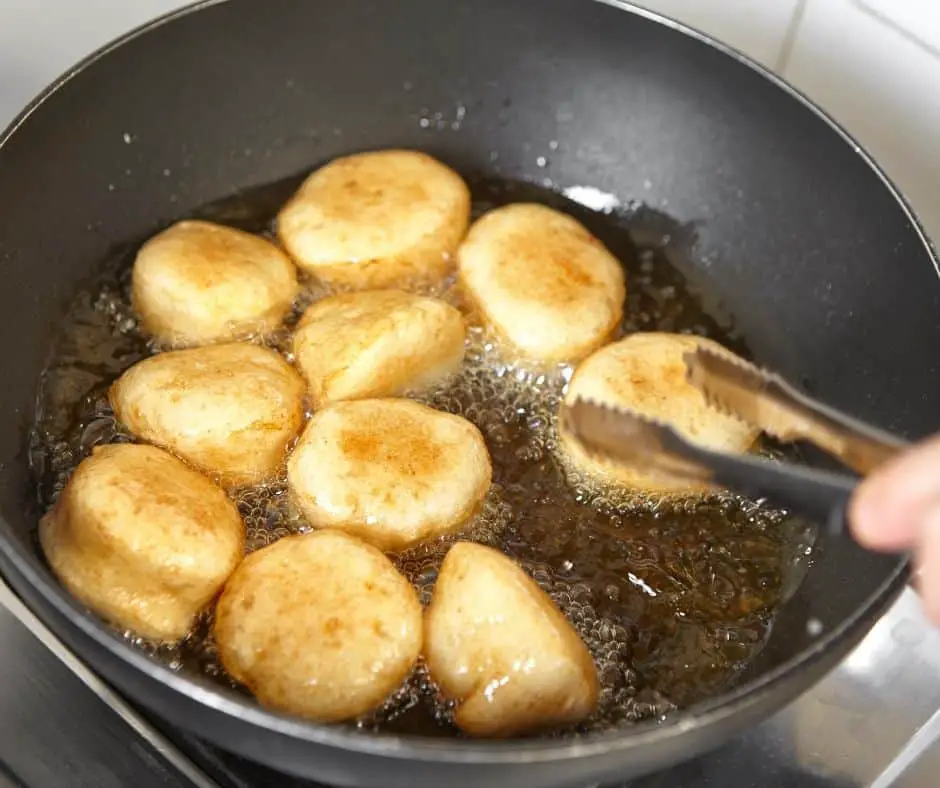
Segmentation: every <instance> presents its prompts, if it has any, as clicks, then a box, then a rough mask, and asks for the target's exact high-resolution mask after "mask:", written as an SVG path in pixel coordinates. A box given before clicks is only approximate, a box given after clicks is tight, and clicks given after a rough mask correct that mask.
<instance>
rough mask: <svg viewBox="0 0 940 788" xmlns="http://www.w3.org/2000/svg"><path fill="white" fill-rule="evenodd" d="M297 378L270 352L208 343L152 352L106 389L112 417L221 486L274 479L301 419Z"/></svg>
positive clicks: (300, 388)
mask: <svg viewBox="0 0 940 788" xmlns="http://www.w3.org/2000/svg"><path fill="white" fill-rule="evenodd" d="M303 397H304V385H303V380H302V378H301V377H300V375H299V374H298V373H297V371H296V370H295V369H294V368H293V367H292V366H291V365H290V364H288V363H287V362H286V361H285V360H284V359H283V358H281V356H279V355H278V354H277V353H275V352H274V351H273V350H268V349H267V348H263V347H259V346H257V345H249V344H239V343H235V344H228V345H211V346H207V347H199V348H189V349H187V350H174V351H170V352H166V353H160V354H158V355H156V356H151V357H150V358H147V359H144V360H143V361H141V362H139V363H137V364H135V365H134V366H133V367H131V368H130V369H129V370H128V371H127V372H125V373H124V374H123V375H122V376H121V377H120V378H118V380H117V382H116V383H114V385H113V386H112V387H111V391H110V399H111V405H112V407H113V408H114V413H115V415H116V416H117V418H118V420H119V421H120V422H121V423H122V424H124V425H125V426H126V427H127V428H128V429H129V430H130V431H131V432H133V433H134V434H135V435H137V436H139V437H141V438H143V439H144V440H147V441H150V442H151V443H155V444H157V445H158V446H163V447H164V448H166V449H169V450H170V451H172V452H173V453H174V454H177V455H179V456H180V457H182V458H183V459H185V460H187V461H188V462H191V463H192V464H193V465H195V466H196V467H197V468H199V469H201V470H203V471H205V472H206V473H211V474H214V475H217V476H218V477H219V478H220V479H221V480H222V481H223V482H224V483H225V484H227V485H243V484H257V483H261V482H265V481H268V480H270V479H271V478H272V477H274V476H276V475H277V473H278V471H279V470H280V468H281V467H282V464H283V462H284V459H285V457H286V455H287V448H288V444H289V443H290V441H291V440H292V439H293V438H294V437H295V436H296V435H297V433H298V432H299V431H300V427H301V424H302V422H303Z"/></svg>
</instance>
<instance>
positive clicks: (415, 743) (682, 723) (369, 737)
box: [0, 0, 940, 765]
mask: <svg viewBox="0 0 940 788" xmlns="http://www.w3.org/2000/svg"><path fill="white" fill-rule="evenodd" d="M230 1H231V0H198V1H197V2H194V3H192V4H190V5H186V6H183V7H181V8H178V9H176V10H174V11H171V12H169V13H166V14H163V15H161V16H158V17H156V18H154V19H152V20H150V21H149V22H146V23H144V24H143V25H140V26H138V27H136V28H134V29H132V30H130V31H128V32H127V33H125V34H124V35H122V36H120V37H118V38H116V39H114V40H112V41H110V42H108V43H107V44H105V45H103V46H102V47H100V48H99V49H97V50H96V51H95V52H93V53H92V54H90V55H88V56H87V57H85V58H84V59H82V60H80V61H79V62H78V63H76V64H75V65H73V66H72V67H71V68H69V69H68V70H67V71H66V72H64V73H63V74H62V75H61V76H60V77H58V78H57V79H56V80H55V81H53V82H52V83H51V84H50V85H49V86H48V87H46V88H45V89H44V90H43V91H42V92H41V93H40V94H39V95H38V96H36V97H35V98H34V99H33V100H32V101H31V102H30V103H29V104H28V105H27V106H26V107H25V108H24V109H23V110H22V111H21V112H20V113H19V114H18V115H17V116H16V117H15V118H14V119H13V121H12V122H11V124H10V125H9V126H8V127H7V128H6V129H5V130H4V131H3V132H2V133H0V152H2V150H3V148H4V146H5V145H6V144H7V142H8V141H9V140H10V139H11V138H12V136H13V135H14V134H15V133H16V132H17V130H18V129H20V128H21V127H22V126H23V125H24V124H25V123H26V122H27V120H28V119H29V117H30V116H31V115H32V114H33V113H34V112H36V111H38V110H39V109H40V108H41V107H42V106H43V105H44V104H45V103H46V102H48V101H49V100H51V99H52V98H53V97H54V96H55V94H56V93H58V92H59V91H60V90H62V89H63V88H64V87H65V86H66V85H67V84H68V83H69V82H70V81H71V80H72V79H73V78H74V77H76V76H77V75H78V74H80V73H82V72H84V71H85V70H86V69H87V68H89V67H90V66H92V65H94V64H95V63H96V62H97V61H99V60H101V59H103V58H104V57H106V56H107V55H108V54H110V53H111V52H112V51H114V50H116V49H118V48H120V47H123V46H125V45H127V44H129V43H131V42H132V41H134V40H135V39H137V38H138V37H140V36H143V35H144V34H146V33H149V32H151V31H153V30H157V29H159V28H161V27H163V26H164V25H166V24H169V23H172V22H174V21H176V20H177V19H182V18H184V17H187V16H189V15H190V14H194V13H197V12H199V11H203V10H206V9H208V8H211V7H213V6H216V5H221V4H223V3H227V2H230ZM595 2H598V3H599V4H602V5H607V6H610V7H613V8H616V9H618V10H621V11H625V12H628V13H632V14H634V15H636V16H639V17H642V18H644V19H647V20H649V21H652V22H655V23H658V24H661V25H663V26H665V27H668V28H670V29H672V30H674V31H675V32H677V33H679V34H682V35H686V36H689V37H691V38H693V39H696V40H697V41H699V42H701V43H703V44H705V45H707V46H710V47H711V48H713V49H715V50H717V51H719V52H722V53H723V54H725V55H726V56H729V57H731V58H733V59H735V60H736V61H737V62H738V63H740V64H741V65H743V66H745V67H747V68H750V69H752V70H753V71H755V72H756V73H758V74H760V75H761V76H763V77H764V78H765V79H767V80H769V81H770V82H771V83H772V84H774V85H775V86H776V87H777V88H778V89H780V90H783V91H784V92H785V93H787V94H788V95H789V96H790V97H791V98H793V99H795V100H797V101H798V102H799V103H800V104H802V105H803V107H805V108H806V109H808V110H809V111H811V112H813V113H814V114H815V115H816V116H817V117H818V118H820V119H821V120H822V121H823V122H824V123H826V124H827V125H828V126H829V128H830V129H832V130H833V131H835V132H836V133H837V134H838V135H839V136H840V137H841V138H842V139H843V141H844V142H845V143H846V144H848V145H849V146H851V148H852V150H853V151H854V153H855V154H857V155H858V156H859V157H860V158H861V160H862V161H863V162H864V163H865V164H866V165H867V166H868V167H869V169H871V170H872V172H873V173H874V174H875V175H876V176H877V177H878V178H879V179H880V180H881V182H882V183H883V184H884V186H885V187H886V188H887V189H888V192H889V193H890V194H891V196H892V197H893V198H894V200H895V201H896V202H897V204H898V206H899V207H900V208H901V210H902V212H903V214H904V215H905V217H906V218H907V220H908V221H909V222H910V224H911V226H912V228H913V230H914V232H915V234H916V235H917V237H918V238H919V240H920V242H921V244H922V245H923V247H924V249H925V250H926V252H927V255H928V258H929V259H930V261H931V262H932V264H933V267H934V270H935V272H936V274H937V276H938V278H940V260H938V256H937V253H936V251H935V249H934V246H933V244H932V242H931V241H930V239H929V237H928V236H927V234H926V232H925V231H924V229H923V227H922V225H921V222H920V220H919V219H918V217H917V215H916V213H915V211H914V210H913V208H912V206H911V205H910V204H909V203H908V202H907V200H906V198H905V197H904V195H903V193H902V192H901V190H900V189H899V188H898V187H897V186H896V185H895V184H894V182H893V181H892V180H891V179H890V178H889V177H888V175H887V174H886V173H885V172H884V171H883V170H882V168H881V167H880V166H879V165H878V164H877V163H876V162H875V160H874V159H873V158H872V156H871V155H870V154H869V153H868V152H867V151H866V150H865V149H864V148H863V146H861V145H860V144H859V143H858V142H857V141H856V140H855V139H854V137H852V135H850V134H849V133H848V132H847V131H846V130H845V129H844V128H843V127H842V126H841V125H840V124H839V123H838V122H837V121H836V120H835V119H834V118H832V117H831V116H830V115H829V114H828V113H827V112H825V111H824V110H823V109H821V108H820V107H819V106H818V105H816V104H815V103H814V102H813V101H811V100H810V99H809V98H808V97H807V96H806V95H804V94H803V93H802V92H801V91H799V90H798V89H796V88H795V87H794V86H792V85H791V84H790V83H788V82H787V81H786V80H784V79H783V78H781V77H779V76H778V75H776V74H775V73H773V72H772V71H770V70H769V69H768V68H767V67H765V66H763V65H762V64H760V63H759V62H757V61H756V60H754V59H753V58H750V57H749V56H747V55H745V54H743V53H742V52H740V51H738V50H736V49H734V48H733V47H730V46H728V45H726V44H724V43H721V42H719V41H717V40H716V39H714V38H713V37H711V36H709V35H707V34H705V33H702V32H701V31H699V30H696V29H695V28H692V27H690V26H688V25H685V24H683V23H680V22H677V21H676V20H674V19H671V18H669V17H667V16H664V15H662V14H659V13H657V12H654V11H650V10H648V9H645V8H641V7H639V6H637V5H635V4H634V3H633V2H632V1H631V0H595ZM2 524H3V525H4V526H5V527H7V528H8V527H9V526H8V524H7V523H5V522H2ZM0 552H2V553H3V555H4V556H5V558H6V559H7V560H9V561H10V562H11V565H12V566H13V567H14V569H13V573H15V574H19V575H20V577H21V579H22V580H23V581H24V582H25V583H28V584H29V585H30V586H31V587H32V589H34V590H35V591H36V592H38V594H40V595H41V596H42V598H43V599H44V601H45V602H46V603H47V604H48V605H50V606H51V607H52V608H53V609H54V610H55V612H56V613H57V614H59V615H61V616H63V617H64V618H66V619H67V621H68V622H69V623H70V624H71V625H74V626H75V627H76V628H77V629H78V630H80V632H81V633H82V635H83V636H84V637H86V638H88V639H90V640H91V641H93V642H94V643H95V644H96V645H97V646H99V647H101V648H104V649H105V650H106V651H107V652H109V654H110V655H111V657H113V658H115V659H118V660H120V661H122V662H124V663H125V664H127V665H128V666H129V667H131V668H133V669H135V670H137V671H139V672H140V673H142V674H144V675H145V676H146V677H147V679H150V680H153V681H156V682H158V683H160V684H161V685H162V686H164V687H166V688H167V689H170V690H172V691H173V692H174V693H177V694H181V695H184V696H187V697H188V698H190V699H191V700H193V701H194V702H196V703H199V704H200V705H202V706H205V707H207V708H208V709H211V710H213V711H216V712H220V713H223V714H226V715H228V716H232V717H235V718H237V719H239V720H240V721H243V722H247V723H250V724H252V725H255V726H257V727H259V728H262V729H265V730H267V731H268V732H270V733H274V734H279V735H284V736H288V737H290V738H292V739H295V740H299V741H303V742H308V743H310V744H317V745H323V746H329V747H337V748H340V749H343V750H348V751H351V752H355V753H359V754H362V755H371V756H378V757H387V758H398V759H403V760H405V759H406V760H416V761H423V762H426V763H453V764H473V763H478V764H484V763H485V764H490V765H501V764H509V763H527V762H529V763H534V762H540V763H550V762H557V761H566V760H571V759H579V758H583V757H590V756H592V755H601V754H610V753H611V752H616V751H623V752H627V751H630V750H633V749H635V748H641V747H644V746H646V745H651V744H654V743H656V742H659V741H661V740H668V739H670V738H672V737H673V736H675V735H680V734H681V733H682V732H684V731H686V730H690V729H693V728H705V727H711V726H713V725H717V724H719V723H720V722H721V721H722V720H724V719H726V718H728V717H731V716H732V715H734V714H736V713H738V712H739V711H740V710H741V709H742V708H747V707H751V706H755V705H757V704H758V703H759V702H760V700H761V699H762V698H763V697H764V696H765V695H766V694H768V693H770V692H771V691H772V690H773V689H774V687H776V686H777V685H778V684H779V683H780V682H782V681H784V680H785V679H786V678H787V677H788V676H790V675H791V674H792V673H794V672H795V671H797V670H800V669H801V668H804V667H805V666H807V665H808V664H812V663H814V662H816V661H817V660H818V658H819V657H820V656H821V655H822V654H823V653H824V652H826V651H829V650H831V649H836V648H838V647H839V646H840V644H845V643H846V642H849V643H851V644H852V645H854V644H855V642H857V641H858V640H860V639H861V637H862V636H863V634H864V632H865V622H866V620H868V619H869V618H870V616H872V615H873V614H877V616H878V617H879V618H880V616H881V615H883V613H884V612H885V611H886V610H887V608H888V607H889V606H890V604H891V603H893V601H894V600H895V598H896V596H897V595H898V593H899V592H900V591H901V589H902V588H903V587H904V585H905V583H906V581H907V576H908V561H907V560H906V559H902V560H901V561H900V562H899V563H898V565H897V567H896V568H895V569H894V570H893V571H892V572H891V574H890V575H889V576H888V577H887V578H886V579H885V581H884V582H883V583H882V584H881V585H880V586H879V587H878V589H877V590H876V591H875V592H873V593H872V594H871V595H870V596H869V597H868V598H867V599H866V600H865V602H864V603H863V604H861V605H860V606H859V607H858V608H857V609H856V610H855V611H854V613H853V614H852V615H851V616H849V617H847V618H845V619H843V620H842V621H841V622H840V623H839V624H838V625H837V626H835V627H833V628H832V629H831V630H829V631H827V632H825V633H823V634H821V635H820V636H819V637H818V638H817V639H816V640H815V641H814V642H813V644H812V645H811V646H810V647H809V648H806V649H804V650H803V651H802V652H800V653H799V654H797V655H795V656H794V657H792V658H790V659H789V660H787V661H786V662H784V663H782V664H780V665H778V666H777V667H775V668H774V669H773V670H770V671H768V672H767V673H765V674H763V675H762V676H760V677H758V678H756V679H754V680H752V681H749V682H747V683H744V684H741V685H739V686H737V687H735V688H734V689H732V690H731V691H729V692H727V693H723V694H721V695H719V696H716V697H715V698H711V699H708V700H705V701H702V702H700V703H698V704H695V705H693V706H690V707H688V708H686V709H683V710H682V711H681V712H677V713H676V714H675V715H670V717H669V718H668V719H667V720H665V721H663V722H660V721H656V720H649V721H645V722H642V723H637V724H636V725H635V726H632V727H630V728H622V729H619V730H615V731H608V732H604V733H597V734H590V735H586V736H584V737H581V738H577V739H569V740H560V739H533V740H510V741H505V742H487V741H473V740H453V739H433V738H428V737H418V736H405V735H401V734H386V733H382V734H365V733H362V732H360V731H356V730H351V729H349V728H347V727H338V726H330V725H321V724H317V723H314V722H311V721H307V720H303V719H300V718H297V717H293V716H290V715H286V714H282V713H279V712H274V711H268V710H266V709H264V708H262V707H261V706H260V705H258V704H257V702H256V701H254V700H253V699H249V698H242V697H239V696H237V695H235V694H233V693H231V692H226V691H224V690H222V689H221V688H215V687H213V688H208V687H207V685H206V684H205V682H203V681H200V680H198V679H197V678H195V677H190V676H186V675H183V674H181V673H177V672H175V671H172V670H170V669H169V668H168V667H165V666H164V665H162V664H160V663H158V662H156V661H155V660H152V659H150V658H149V657H147V656H146V655H145V654H144V653H143V652H141V651H138V650H136V649H134V648H133V647H132V646H131V645H129V644H128V643H127V642H126V641H124V640H123V639H122V638H120V637H118V636H117V635H116V634H115V633H114V632H113V631H112V630H111V628H110V627H108V626H107V625H106V624H104V623H103V622H101V621H99V620H98V619H97V618H95V617H93V615H92V614H90V613H89V612H88V611H86V610H85V609H84V608H83V607H82V606H81V605H79V604H78V603H77V601H76V600H75V599H74V598H72V597H71V595H69V594H68V593H67V592H66V591H65V589H64V588H63V587H62V586H61V585H59V584H57V583H55V582H54V581H53V580H52V579H51V578H50V577H45V576H44V574H43V573H42V571H41V570H40V568H39V566H38V563H37V561H36V556H35V555H33V554H29V553H27V552H26V550H25V548H23V547H22V546H21V545H20V544H19V543H18V542H15V541H14V540H13V539H8V538H0ZM24 559H25V560H24ZM144 705H146V704H144Z"/></svg>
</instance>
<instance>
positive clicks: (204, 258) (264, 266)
mask: <svg viewBox="0 0 940 788" xmlns="http://www.w3.org/2000/svg"><path fill="white" fill-rule="evenodd" d="M131 287H132V297H133V303H134V308H135V309H136V310H137V312H138V314H139V315H140V318H141V323H142V325H143V328H144V329H145V330H146V331H147V332H148V333H150V334H152V335H153V336H154V337H156V338H157V339H158V340H159V341H160V343H161V344H164V345H167V346H171V347H187V346H192V345H208V344H213V343H216V342H230V341H232V340H236V339H244V338H246V337H248V336H251V335H254V334H266V333H269V332H271V331H273V330H274V329H276V328H277V327H278V326H280V325H281V323H282V322H283V320H284V317H285V315H286V314H287V313H288V311H289V310H290V308H291V305H292V304H293V302H294V298H295V297H296V296H297V291H298V284H297V270H296V268H295V267H294V264H293V263H292V262H291V260H290V258H289V257H288V256H287V255H286V254H284V252H282V251H281V250H280V249H278V248H277V247H276V246H275V245H274V244H272V243H270V242H269V241H266V240H265V239H263V238H260V237H258V236H256V235H250V234H249V233H244V232H242V231H240V230H236V229H234V228H231V227H223V226H221V225H218V224H212V223H210V222H202V221H184V222H179V223H177V224H174V225H173V226H172V227H170V228H169V229H167V230H164V231H163V232H162V233H160V234H159V235H156V236H154V237H153V238H151V239H150V240H149V241H148V242H147V243H145V244H144V245H143V247H142V248H141V250H140V251H139V252H138V254H137V259H136V260H135V261H134V268H133V272H132V285H131Z"/></svg>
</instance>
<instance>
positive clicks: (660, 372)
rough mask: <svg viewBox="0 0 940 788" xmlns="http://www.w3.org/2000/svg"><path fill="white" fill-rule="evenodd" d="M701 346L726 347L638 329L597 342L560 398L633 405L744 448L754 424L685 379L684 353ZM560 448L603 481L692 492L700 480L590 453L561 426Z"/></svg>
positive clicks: (730, 447) (717, 443)
mask: <svg viewBox="0 0 940 788" xmlns="http://www.w3.org/2000/svg"><path fill="white" fill-rule="evenodd" d="M699 346H704V347H707V348H709V349H712V350H716V351H718V352H724V353H730V351H728V350H725V348H723V347H722V346H721V345H719V344H718V343H717V342H714V341H712V340H710V339H705V338H703V337H697V336H690V335H686V334H667V333H658V332H650V333H637V334H631V335H630V336H628V337H626V338H624V339H622V340H620V341H619V342H615V343H613V344H611V345H608V346H607V347H604V348H601V349H600V350H598V351H597V352H596V353H594V354H593V355H591V356H590V357H588V358H586V359H585V360H584V361H583V362H582V363H581V364H580V365H579V366H578V368H577V369H576V370H575V372H574V375H573V376H572V378H571V380H570V382H569V383H568V390H567V392H566V394H565V402H566V403H569V404H570V403H573V402H574V401H575V400H576V399H577V398H578V397H581V398H583V399H589V400H594V401H596V402H600V403H602V404H605V405H612V406H615V407H620V408H625V409H628V410H632V411H635V412H636V413H639V414H640V415H642V416H647V417H649V418H651V419H655V420H657V421H662V422H665V423H667V424H669V425H671V426H673V427H675V428H676V430H677V431H678V432H679V433H680V434H681V435H683V436H684V437H686V438H688V439H689V440H691V441H693V442H695V443H698V444H700V445H701V446H703V447H705V448H707V449H713V450H716V451H724V452H736V453H743V452H746V451H747V450H748V449H749V448H750V447H751V446H752V445H753V444H754V441H755V440H756V439H757V436H758V431H757V430H755V429H753V428H752V427H751V426H749V425H747V424H745V423H744V422H742V421H740V420H739V419H737V418H735V417H733V416H729V415H726V414H724V413H722V412H720V411H718V410H716V409H715V408H712V407H711V406H709V404H708V403H707V402H706V401H705V397H704V396H703V395H702V393H701V392H700V391H699V390H698V389H697V388H696V387H695V386H693V385H692V384H691V383H689V382H688V381H687V380H686V366H685V360H684V356H685V354H686V353H688V352H690V351H693V350H695V349H696V348H697V347H699ZM560 437H561V440H560V449H561V453H562V457H563V459H564V460H565V462H566V463H568V464H569V465H571V466H573V467H574V468H575V469H576V470H577V471H579V472H580V473H583V474H585V475H587V476H589V477H592V478H595V479H598V480H600V481H602V482H608V483H613V484H616V485H618V486H622V487H626V488H630V489H634V490H640V491H646V492H655V493H672V492H676V493H679V492H693V491H697V489H698V488H696V487H694V486H692V485H690V484H687V483H683V482H678V481H673V480H671V479H666V478H660V477H652V476H650V475H647V474H644V473H642V472H640V471H637V470H636V469H634V468H632V467H629V466H626V465H619V464H616V463H610V462H606V461H605V460H603V459H599V458H596V457H593V456H590V455H588V454H587V453H586V452H585V451H584V450H583V449H582V448H581V445H580V444H579V443H578V442H577V441H576V440H575V439H574V438H573V437H572V436H571V435H570V434H569V433H568V432H567V431H565V430H562V431H561V436H560Z"/></svg>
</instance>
